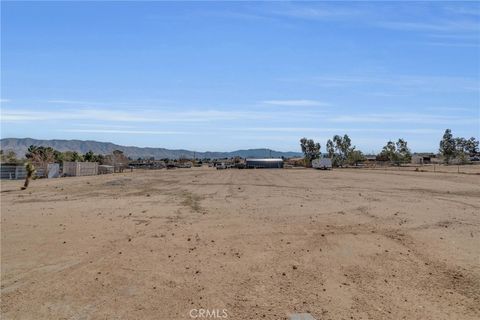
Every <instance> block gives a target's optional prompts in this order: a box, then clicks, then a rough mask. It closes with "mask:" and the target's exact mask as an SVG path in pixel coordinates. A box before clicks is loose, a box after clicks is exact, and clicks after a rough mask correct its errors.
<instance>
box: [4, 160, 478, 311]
mask: <svg viewBox="0 0 480 320" xmlns="http://www.w3.org/2000/svg"><path fill="white" fill-rule="evenodd" d="M20 184H21V182H20V181H16V182H12V181H7V182H3V183H2V194H1V200H2V202H1V209H2V211H1V214H2V215H1V224H2V225H1V231H2V235H1V240H2V243H1V249H2V252H1V267H2V269H1V280H2V282H1V288H2V302H1V308H2V319H169V320H176V319H191V317H190V315H189V312H190V310H191V309H201V308H203V309H209V310H212V309H220V310H222V309H226V310H227V312H228V319H285V318H287V317H288V315H289V314H291V313H302V312H308V313H310V314H312V315H313V316H314V317H315V318H316V319H436V320H437V319H478V318H480V176H479V175H457V174H444V173H430V172H387V171H385V172H384V171H372V170H333V171H327V172H325V171H314V170H223V171H216V170H213V169H211V168H201V169H185V170H172V171H166V170H162V171H144V172H133V173H125V174H116V175H110V176H97V177H80V178H62V179H54V180H37V181H33V183H32V184H31V188H30V189H29V190H27V191H19V190H18V188H19V185H20Z"/></svg>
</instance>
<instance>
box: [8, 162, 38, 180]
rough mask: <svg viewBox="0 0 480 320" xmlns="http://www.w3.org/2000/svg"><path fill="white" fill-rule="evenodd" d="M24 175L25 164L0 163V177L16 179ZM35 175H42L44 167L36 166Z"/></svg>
mask: <svg viewBox="0 0 480 320" xmlns="http://www.w3.org/2000/svg"><path fill="white" fill-rule="evenodd" d="M26 176H27V170H26V169H25V165H18V164H17V165H16V164H2V165H1V166H0V179H8V180H17V179H25V177H26ZM35 176H36V177H44V176H45V169H44V168H36V169H35Z"/></svg>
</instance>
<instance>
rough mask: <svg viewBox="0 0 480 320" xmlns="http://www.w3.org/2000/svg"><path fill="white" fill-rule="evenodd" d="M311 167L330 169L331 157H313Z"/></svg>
mask: <svg viewBox="0 0 480 320" xmlns="http://www.w3.org/2000/svg"><path fill="white" fill-rule="evenodd" d="M312 168H315V169H323V170H329V169H332V159H330V158H321V159H314V160H313V161H312Z"/></svg>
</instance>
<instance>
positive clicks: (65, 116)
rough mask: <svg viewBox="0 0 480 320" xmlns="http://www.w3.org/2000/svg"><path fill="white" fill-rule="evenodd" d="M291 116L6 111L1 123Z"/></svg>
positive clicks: (175, 120)
mask: <svg viewBox="0 0 480 320" xmlns="http://www.w3.org/2000/svg"><path fill="white" fill-rule="evenodd" d="M292 115H295V114H292V113H285V112H284V113H276V114H272V113H271V112H257V111H223V110H205V111H179V112H162V111H154V110H115V109H112V110H110V109H98V108H97V109H91V108H88V109H78V108H75V109H65V110H61V111H36V110H25V109H23V110H13V109H3V110H2V113H1V120H2V122H34V121H49V120H50V121H52V120H89V121H102V122H138V123H184V122H212V121H234V120H269V119H272V118H280V117H282V116H286V117H288V116H292Z"/></svg>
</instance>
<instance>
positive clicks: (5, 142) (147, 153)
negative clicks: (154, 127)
mask: <svg viewBox="0 0 480 320" xmlns="http://www.w3.org/2000/svg"><path fill="white" fill-rule="evenodd" d="M0 145H1V149H2V150H4V152H6V151H9V150H13V151H14V152H15V153H16V154H17V157H18V158H21V157H24V156H25V152H26V151H27V149H28V147H29V146H31V145H36V146H44V147H52V148H54V149H56V150H58V151H62V152H64V151H76V152H78V153H81V154H84V153H86V152H88V151H89V150H92V151H93V152H94V153H96V154H104V155H105V154H110V153H112V152H113V151H114V150H121V151H123V153H124V154H125V155H126V156H127V157H130V158H132V159H138V158H150V157H154V158H155V159H164V158H169V159H178V158H193V157H194V155H195V157H196V158H200V159H202V158H210V159H215V158H216V159H220V158H231V157H237V156H238V157H242V158H248V157H251V158H261V157H285V158H291V157H299V156H301V155H302V154H301V153H299V152H281V151H274V150H270V149H247V150H237V151H232V152H210V151H207V152H194V151H191V150H182V149H180V150H170V149H165V148H140V147H132V146H121V145H118V144H114V143H111V142H99V141H91V140H86V141H84V140H37V139H31V138H23V139H17V138H5V139H1V140H0Z"/></svg>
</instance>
